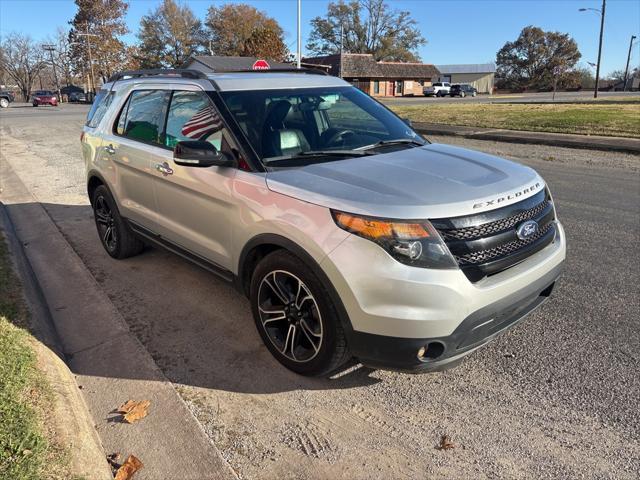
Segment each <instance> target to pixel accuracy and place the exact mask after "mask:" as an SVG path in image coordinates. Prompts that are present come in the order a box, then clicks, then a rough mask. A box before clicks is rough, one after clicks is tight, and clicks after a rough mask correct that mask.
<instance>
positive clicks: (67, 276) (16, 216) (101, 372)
mask: <svg viewBox="0 0 640 480" xmlns="http://www.w3.org/2000/svg"><path fill="white" fill-rule="evenodd" d="M1 154H2V152H0V155H1ZM3 157H4V156H3ZM4 160H6V158H3V162H0V170H1V171H0V177H2V178H3V187H4V190H3V191H2V198H1V199H2V202H3V203H4V205H5V206H6V211H7V214H8V216H9V220H10V221H11V222H12V224H13V227H14V228H15V234H16V236H17V238H18V239H19V241H20V243H21V244H22V245H23V250H24V253H25V255H26V259H27V260H28V262H29V264H30V266H31V268H32V269H33V272H34V274H35V277H36V279H37V282H38V284H39V289H40V291H41V292H42V293H43V296H44V301H45V302H46V306H47V308H48V310H49V314H50V316H51V320H52V323H53V327H54V329H55V336H57V338H59V340H60V342H61V350H62V354H63V355H64V357H65V358H66V359H67V364H68V367H69V368H70V369H71V371H72V372H73V374H74V375H75V380H76V382H77V383H78V385H79V386H80V388H81V391H82V396H83V397H84V401H85V402H86V404H87V406H88V408H89V411H90V413H91V414H92V417H93V424H94V425H95V428H96V430H97V432H98V435H99V436H100V439H101V441H102V445H103V447H104V450H105V451H104V454H112V453H116V452H118V453H120V455H121V460H124V458H126V457H127V456H128V455H129V454H133V455H135V456H136V457H138V458H139V459H140V460H141V461H142V462H143V464H144V468H143V469H142V470H140V471H139V472H138V473H136V477H135V478H136V480H145V479H149V480H155V479H170V478H176V479H177V478H180V479H184V480H188V479H193V480H205V479H233V478H237V476H236V475H235V473H234V472H233V471H232V469H231V468H230V467H229V465H228V464H227V463H226V462H225V461H224V460H223V459H222V457H221V455H220V452H219V451H218V450H217V448H216V447H215V446H214V445H213V444H212V443H211V442H210V441H209V439H208V437H207V436H206V434H205V432H204V431H203V430H202V427H201V426H200V424H199V423H198V422H197V421H196V419H195V418H194V417H193V415H192V414H191V412H190V411H189V410H188V409H187V407H186V405H185V404H184V402H183V401H182V399H181V398H180V396H179V395H178V394H177V392H176V391H175V389H174V387H173V385H172V384H171V383H170V382H169V381H168V379H167V378H166V377H165V376H164V375H163V373H162V372H161V370H160V369H159V368H158V367H157V365H156V364H155V362H154V360H153V358H152V357H151V355H150V354H149V352H147V350H146V349H145V348H144V346H143V345H142V344H141V343H140V342H139V341H138V339H137V338H136V337H135V335H134V334H133V333H132V332H131V331H130V330H129V327H128V325H127V324H126V322H125V321H124V319H123V318H122V316H121V314H120V312H119V311H118V310H117V309H116V308H115V306H114V305H113V303H112V302H111V300H110V299H109V298H108V297H107V295H106V294H105V293H104V292H103V291H102V290H101V289H100V286H99V285H98V283H97V282H96V280H95V278H94V277H93V276H92V274H91V273H90V272H89V271H88V269H87V268H86V266H85V264H84V263H83V262H82V260H81V259H80V258H79V257H78V255H77V254H76V253H75V251H74V250H73V248H72V247H71V246H70V245H69V243H68V242H67V240H66V239H65V238H64V237H63V235H62V234H61V232H60V231H59V230H58V228H57V227H56V225H55V224H54V222H53V221H52V220H51V218H50V217H49V215H48V214H47V212H46V210H45V209H44V208H43V207H42V205H40V203H38V202H37V200H36V199H35V198H34V197H33V195H32V194H31V193H30V192H28V190H27V189H26V187H25V186H24V184H23V183H22V180H21V179H20V178H18V177H17V176H16V175H15V173H14V172H13V171H12V170H11V169H10V167H9V166H8V162H6V161H4ZM76 388H77V387H76ZM127 400H150V401H151V407H150V408H149V415H148V417H146V418H144V419H143V420H142V421H140V422H138V423H136V424H133V425H129V424H125V423H122V422H118V421H117V415H114V410H115V409H117V408H118V407H119V406H120V405H122V404H123V403H125V402H126V401H127Z"/></svg>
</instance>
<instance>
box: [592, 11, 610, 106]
mask: <svg viewBox="0 0 640 480" xmlns="http://www.w3.org/2000/svg"><path fill="white" fill-rule="evenodd" d="M606 7H607V0H602V12H601V15H600V42H599V43H598V66H597V67H596V89H595V91H594V92H593V98H598V82H599V81H600V58H601V57H602V34H603V33H604V10H605V8H606Z"/></svg>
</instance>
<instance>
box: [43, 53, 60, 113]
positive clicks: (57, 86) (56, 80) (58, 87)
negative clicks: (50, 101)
mask: <svg viewBox="0 0 640 480" xmlns="http://www.w3.org/2000/svg"><path fill="white" fill-rule="evenodd" d="M42 48H43V49H44V50H45V51H46V52H49V58H51V68H52V69H53V80H54V81H55V82H56V90H57V91H58V100H60V102H62V93H61V92H60V84H59V83H58V74H57V73H56V64H55V63H54V61H53V52H54V51H55V50H56V48H55V47H54V46H53V45H43V46H42Z"/></svg>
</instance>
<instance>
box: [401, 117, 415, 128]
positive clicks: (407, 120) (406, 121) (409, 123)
mask: <svg viewBox="0 0 640 480" xmlns="http://www.w3.org/2000/svg"><path fill="white" fill-rule="evenodd" d="M402 121H403V122H404V123H406V124H407V125H409V126H410V127H411V126H413V125H412V124H411V119H410V118H403V119H402Z"/></svg>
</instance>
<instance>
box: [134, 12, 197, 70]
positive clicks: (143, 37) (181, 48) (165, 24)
mask: <svg viewBox="0 0 640 480" xmlns="http://www.w3.org/2000/svg"><path fill="white" fill-rule="evenodd" d="M138 38H139V39H140V44H139V51H140V54H141V57H140V66H141V67H143V68H156V67H169V68H177V67H180V66H182V64H183V63H184V62H185V60H186V59H187V58H188V57H189V56H190V55H197V54H199V53H201V52H202V51H203V44H204V41H205V34H204V31H203V28H202V23H201V22H200V20H198V19H197V18H196V16H195V15H194V13H193V11H192V10H191V9H190V8H189V7H188V6H186V5H180V4H178V3H176V2H175V0H164V1H163V2H162V3H161V4H160V6H158V8H156V9H155V10H154V11H152V12H149V14H148V15H145V16H144V17H142V20H141V21H140V31H139V32H138Z"/></svg>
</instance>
